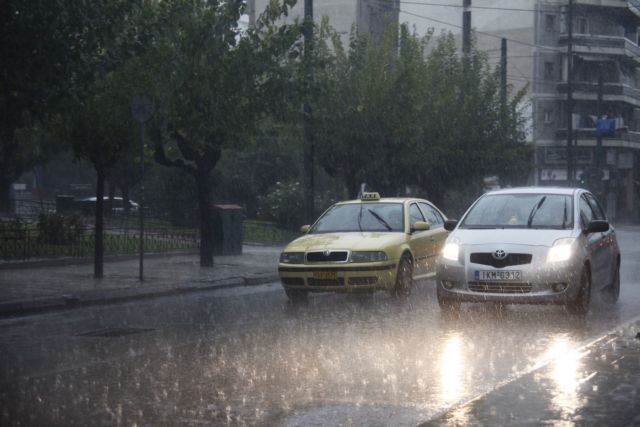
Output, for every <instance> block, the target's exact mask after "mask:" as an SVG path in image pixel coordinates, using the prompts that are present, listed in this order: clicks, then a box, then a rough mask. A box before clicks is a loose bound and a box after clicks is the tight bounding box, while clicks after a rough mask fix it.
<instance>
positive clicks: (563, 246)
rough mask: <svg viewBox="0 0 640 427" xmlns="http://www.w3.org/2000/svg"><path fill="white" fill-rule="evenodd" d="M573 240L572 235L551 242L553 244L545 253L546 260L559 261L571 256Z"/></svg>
mask: <svg viewBox="0 0 640 427" xmlns="http://www.w3.org/2000/svg"><path fill="white" fill-rule="evenodd" d="M575 240H576V239H574V238H573V237H569V238H565V239H558V240H556V241H555V242H553V246H551V249H549V253H548V254H547V262H561V261H566V260H568V259H569V258H571V255H573V242H574V241H575Z"/></svg>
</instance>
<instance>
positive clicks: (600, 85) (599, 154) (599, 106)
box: [595, 63, 604, 170]
mask: <svg viewBox="0 0 640 427" xmlns="http://www.w3.org/2000/svg"><path fill="white" fill-rule="evenodd" d="M603 92H604V77H603V76H602V63H600V64H598V104H597V110H598V119H597V120H600V119H601V118H602V116H603V112H602V98H603ZM602 152H603V150H602V133H601V132H596V153H595V154H596V158H595V166H596V168H598V170H600V168H601V167H602V165H603V163H604V162H603V161H602V157H603V156H602Z"/></svg>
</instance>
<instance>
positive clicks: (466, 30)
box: [462, 0, 471, 55]
mask: <svg viewBox="0 0 640 427" xmlns="http://www.w3.org/2000/svg"><path fill="white" fill-rule="evenodd" d="M462 8H463V12H462V52H463V53H464V54H465V55H466V54H468V53H469V50H470V49H471V0H462Z"/></svg>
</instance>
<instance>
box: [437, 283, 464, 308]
mask: <svg viewBox="0 0 640 427" xmlns="http://www.w3.org/2000/svg"><path fill="white" fill-rule="evenodd" d="M440 286H442V285H441V284H440V283H438V284H437V287H436V289H437V290H436V295H437V297H438V305H439V306H440V309H441V310H446V311H458V310H460V305H461V304H460V301H458V300H456V299H453V298H447V297H445V296H444V295H443V294H442V291H441V290H440Z"/></svg>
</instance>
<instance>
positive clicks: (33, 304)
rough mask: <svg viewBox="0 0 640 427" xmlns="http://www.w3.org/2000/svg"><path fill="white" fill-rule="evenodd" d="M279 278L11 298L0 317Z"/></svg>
mask: <svg viewBox="0 0 640 427" xmlns="http://www.w3.org/2000/svg"><path fill="white" fill-rule="evenodd" d="M278 280H280V277H279V276H278V275H277V274H268V275H262V276H251V277H231V278H226V279H219V280H210V281H203V282H200V283H202V284H201V285H185V286H180V285H178V286H177V287H173V288H156V289H153V288H151V289H148V290H141V289H135V288H122V289H113V290H109V291H98V292H85V293H78V294H64V295H58V296H53V297H47V298H37V299H33V300H23V301H10V302H6V303H0V318H3V317H20V316H27V315H30V314H37V313H44V312H48V311H60V310H69V309H74V308H80V307H87V306H92V305H108V304H117V303H122V302H128V301H135V300H143V299H151V298H159V297H165V296H170V295H181V294H189V293H195V292H209V291H215V290H218V289H229V288H238V287H243V286H259V285H263V284H265V283H271V282H275V281H278Z"/></svg>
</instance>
